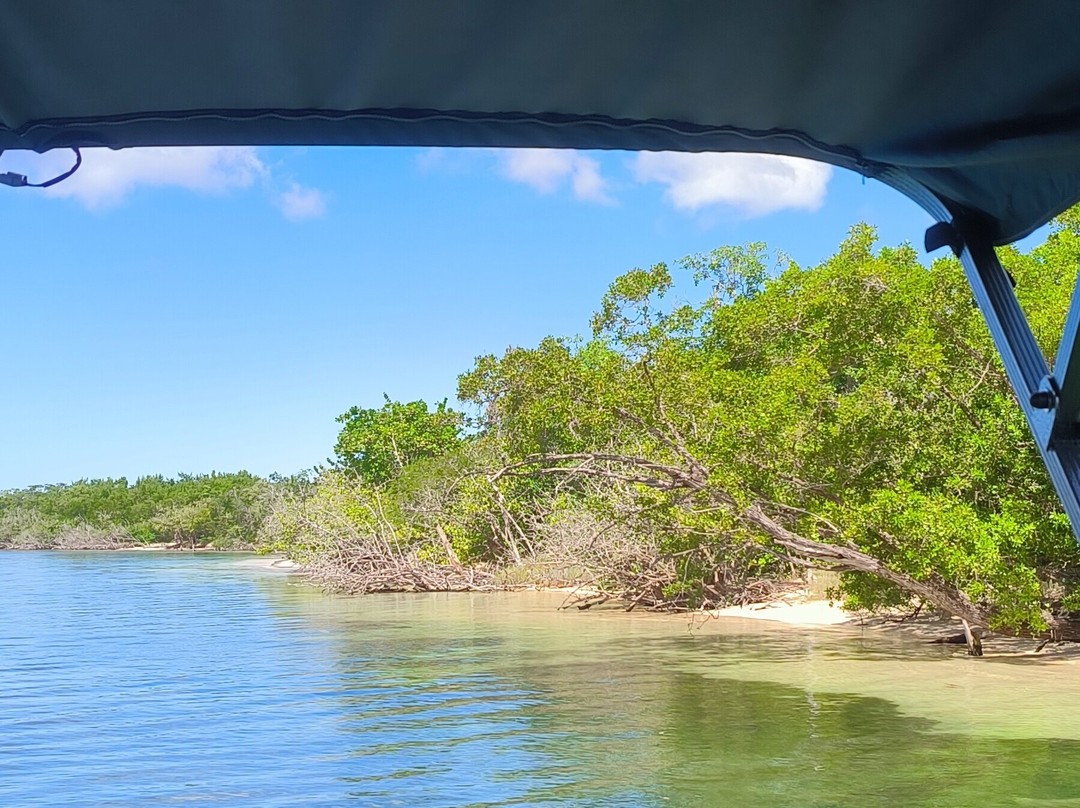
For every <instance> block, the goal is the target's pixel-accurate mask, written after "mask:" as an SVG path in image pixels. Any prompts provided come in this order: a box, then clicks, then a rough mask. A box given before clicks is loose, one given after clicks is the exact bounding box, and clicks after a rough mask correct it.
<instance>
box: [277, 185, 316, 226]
mask: <svg viewBox="0 0 1080 808" xmlns="http://www.w3.org/2000/svg"><path fill="white" fill-rule="evenodd" d="M275 202H276V204H277V206H278V210H280V211H281V215H282V216H284V217H285V218H286V219H288V220H289V221H291V222H299V221H303V220H304V219H315V218H317V217H319V216H322V215H323V214H324V213H325V212H326V197H325V196H324V195H323V194H322V192H321V191H317V190H316V189H314V188H304V187H303V186H301V185H297V184H296V183H295V182H294V183H290V185H289V189H288V190H287V191H282V192H281V193H280V194H278V195H277V198H276V200H275Z"/></svg>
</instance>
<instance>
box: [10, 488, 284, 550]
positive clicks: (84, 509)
mask: <svg viewBox="0 0 1080 808" xmlns="http://www.w3.org/2000/svg"><path fill="white" fill-rule="evenodd" d="M271 485H272V483H270V482H269V481H267V480H263V479H260V478H259V477H256V476H255V475H252V474H249V473H248V472H246V471H241V472H237V473H235V474H217V473H212V474H194V475H189V474H181V475H180V476H178V477H177V478H175V479H169V478H166V477H162V476H153V477H142V478H140V479H138V480H137V481H135V483H129V482H128V481H127V480H126V479H124V478H122V477H121V478H120V479H116V480H112V479H104V480H80V481H79V482H76V483H71V484H67V485H39V486H33V487H30V488H25V489H20V490H14V491H5V492H2V493H0V547H9V548H46V547H67V548H72V549H76V548H103V547H111V546H118V545H124V544H149V543H157V542H163V543H169V544H179V545H182V546H188V547H191V546H200V545H206V544H209V545H212V546H214V547H219V548H243V547H247V548H250V547H254V546H255V544H256V543H257V541H258V533H259V529H260V526H261V525H262V521H263V519H264V518H265V516H266V513H267V504H266V503H267V492H268V490H269V488H270V486H271Z"/></svg>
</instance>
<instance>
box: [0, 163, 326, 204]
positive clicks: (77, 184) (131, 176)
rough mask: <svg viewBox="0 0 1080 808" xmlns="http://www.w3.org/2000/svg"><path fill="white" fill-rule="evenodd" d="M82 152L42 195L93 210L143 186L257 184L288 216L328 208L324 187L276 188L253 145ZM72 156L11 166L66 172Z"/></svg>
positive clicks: (226, 188)
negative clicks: (75, 168)
mask: <svg viewBox="0 0 1080 808" xmlns="http://www.w3.org/2000/svg"><path fill="white" fill-rule="evenodd" d="M82 154H83V164H82V167H81V168H80V169H79V170H78V171H77V172H76V173H75V174H74V175H72V176H71V177H69V178H68V179H66V180H64V181H63V182H61V183H58V184H57V185H54V186H52V187H50V188H47V189H45V190H44V192H43V193H45V194H46V195H47V196H51V197H58V198H67V199H74V200H75V201H77V202H79V203H80V204H82V205H83V206H84V207H86V208H87V209H89V210H106V209H108V208H114V207H116V206H118V205H120V204H122V203H123V202H124V201H125V200H126V199H127V198H128V197H129V196H130V195H131V193H132V192H134V191H135V190H136V189H137V188H140V187H147V188H167V187H172V188H183V189H185V190H188V191H193V192H195V193H200V194H214V195H219V194H225V193H228V192H230V191H234V190H242V189H245V188H250V187H252V186H253V185H255V184H257V183H258V184H259V185H261V186H262V187H263V188H264V189H265V191H266V192H267V193H268V194H269V195H270V197H271V200H272V201H273V202H274V203H275V204H276V205H277V207H278V208H279V209H280V210H281V212H282V214H283V215H284V216H285V217H286V218H288V219H292V220H298V219H306V218H311V217H313V216H320V215H322V214H323V212H324V211H325V199H324V198H323V195H322V194H321V193H320V192H319V191H316V190H314V189H309V188H303V187H301V186H300V185H298V184H296V183H289V185H288V187H287V189H286V190H285V191H276V190H275V185H276V183H275V181H274V177H273V171H272V169H271V168H270V167H269V166H268V165H267V164H266V163H264V162H263V161H262V160H261V159H260V157H259V155H258V152H257V151H256V149H255V148H253V147H250V146H198V147H196V146H168V147H158V148H136V149H121V150H119V151H114V150H112V149H84V150H83V153H82ZM71 159H72V157H71V152H70V151H67V150H58V151H53V152H48V153H46V154H44V155H28V154H25V153H24V154H22V155H19V156H17V157H16V158H15V159H14V160H13V161H11V168H13V169H14V170H16V171H19V172H21V173H25V174H29V175H31V179H32V180H37V179H44V178H47V177H49V176H53V175H55V174H59V173H61V172H62V171H65V170H66V169H67V168H68V167H69V166H70V164H71ZM5 162H6V163H7V162H8V161H7V160H6V158H5Z"/></svg>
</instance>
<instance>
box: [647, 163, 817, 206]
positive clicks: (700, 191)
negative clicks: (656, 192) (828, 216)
mask: <svg viewBox="0 0 1080 808" xmlns="http://www.w3.org/2000/svg"><path fill="white" fill-rule="evenodd" d="M632 170H633V173H634V177H635V178H636V179H637V181H638V182H642V183H648V182H656V183H660V184H662V185H665V186H667V189H666V190H665V191H664V197H665V198H666V199H667V201H668V202H669V203H670V204H671V205H672V206H674V207H675V208H677V209H679V210H685V211H690V212H694V211H697V210H700V209H701V208H704V207H707V206H710V205H727V206H730V207H733V208H736V209H737V210H739V211H740V212H742V213H743V214H745V215H746V216H749V217H756V216H764V215H766V214H769V213H775V212H776V211H778V210H783V209H784V208H802V209H805V210H817V209H818V208H819V207H821V204H822V202H824V200H825V189H826V186H827V185H828V183H829V178H830V177H831V176H832V168H831V167H830V166H828V165H826V164H824V163H815V162H813V161H811V160H803V159H800V158H798V157H784V156H780V155H771V154H736V153H724V154H714V153H709V154H689V153H683V152H641V153H639V154H637V155H636V156H635V157H634V160H633V163H632Z"/></svg>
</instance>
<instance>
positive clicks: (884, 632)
mask: <svg viewBox="0 0 1080 808" xmlns="http://www.w3.org/2000/svg"><path fill="white" fill-rule="evenodd" d="M4 550H8V551H14V552H18V551H24V552H31V551H42V550H47V551H59V552H80V553H85V552H101V553H122V552H138V553H143V552H150V553H175V554H178V555H243V556H247V558H244V559H241V560H238V561H237V563H238V564H243V565H244V566H251V567H258V568H260V569H264V570H268V571H274V572H283V573H302V572H303V565H301V564H298V563H297V562H295V561H293V560H292V559H290V558H288V557H287V556H285V555H283V554H281V553H265V554H260V553H258V552H257V551H255V550H250V549H237V550H225V549H216V548H198V549H197V550H195V551H192V550H191V549H190V548H183V547H175V546H168V545H162V544H152V545H132V546H124V547H107V548H106V547H98V548H63V547H51V548H30V547H27V548H20V547H0V551H4ZM313 586H316V587H317V586H318V585H317V584H314V583H313ZM477 591H479V590H477ZM498 591H502V592H514V591H519V592H520V591H537V592H551V593H560V594H563V595H569V594H570V593H572V592H581V591H582V590H581V589H580V588H574V587H566V586H563V587H558V586H552V587H549V586H536V585H529V584H525V585H519V586H505V587H498ZM372 594H379V593H372ZM481 594H482V593H481ZM596 611H602V612H624V613H625V608H624V607H621V606H618V605H615V603H614V601H613V602H612V604H611V605H604V606H600V607H597V609H596ZM642 614H646V612H642ZM648 614H650V615H653V616H657V617H668V618H671V617H682V618H686V617H689V618H690V619H691V620H701V621H703V622H702V625H704V624H705V623H708V622H710V621H712V620H718V621H727V620H731V621H737V622H743V621H753V622H754V623H758V624H761V628H763V629H764V628H765V627H766V625H768V624H771V625H773V626H776V627H777V628H781V627H782V628H787V629H804V630H810V631H843V632H846V633H852V632H859V633H863V632H866V631H868V630H869V631H871V632H873V634H875V635H877V636H881V637H888V636H893V637H895V638H897V639H900V640H905V641H909V642H921V643H925V644H933V643H934V642H935V641H936V640H941V639H942V638H945V637H950V636H955V635H957V634H958V633H960V632H961V631H962V624H961V621H960V620H959V618H954V617H950V616H947V615H940V614H922V615H919V616H917V617H915V618H911V617H902V616H900V615H899V614H896V613H893V614H870V613H854V612H848V611H845V610H844V609H842V608H841V607H840V606H838V605H836V603H835V602H834V601H830V600H828V599H827V598H823V597H817V596H815V595H813V594H811V593H810V592H809V591H808V590H806V589H802V590H798V591H795V592H788V593H786V594H784V595H780V596H777V597H775V598H772V599H770V600H765V601H761V602H756V603H748V604H744V605H741V606H728V607H725V608H722V609H706V610H692V611H687V612H678V613H676V612H670V613H664V612H648ZM983 645H984V649H985V652H986V656H987V657H991V658H1013V659H1017V660H1020V659H1030V660H1046V661H1063V662H1064V661H1068V662H1071V663H1080V643H1068V642H1056V643H1047V642H1044V641H1043V640H1042V639H1030V638H1024V637H1009V636H1005V635H1000V634H995V633H993V632H988V633H987V634H986V635H985V636H984V638H983ZM941 647H942V648H943V649H955V653H956V655H958V656H963V657H966V656H967V654H966V651H965V650H964V646H963V645H959V644H943V645H942V646H941Z"/></svg>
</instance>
